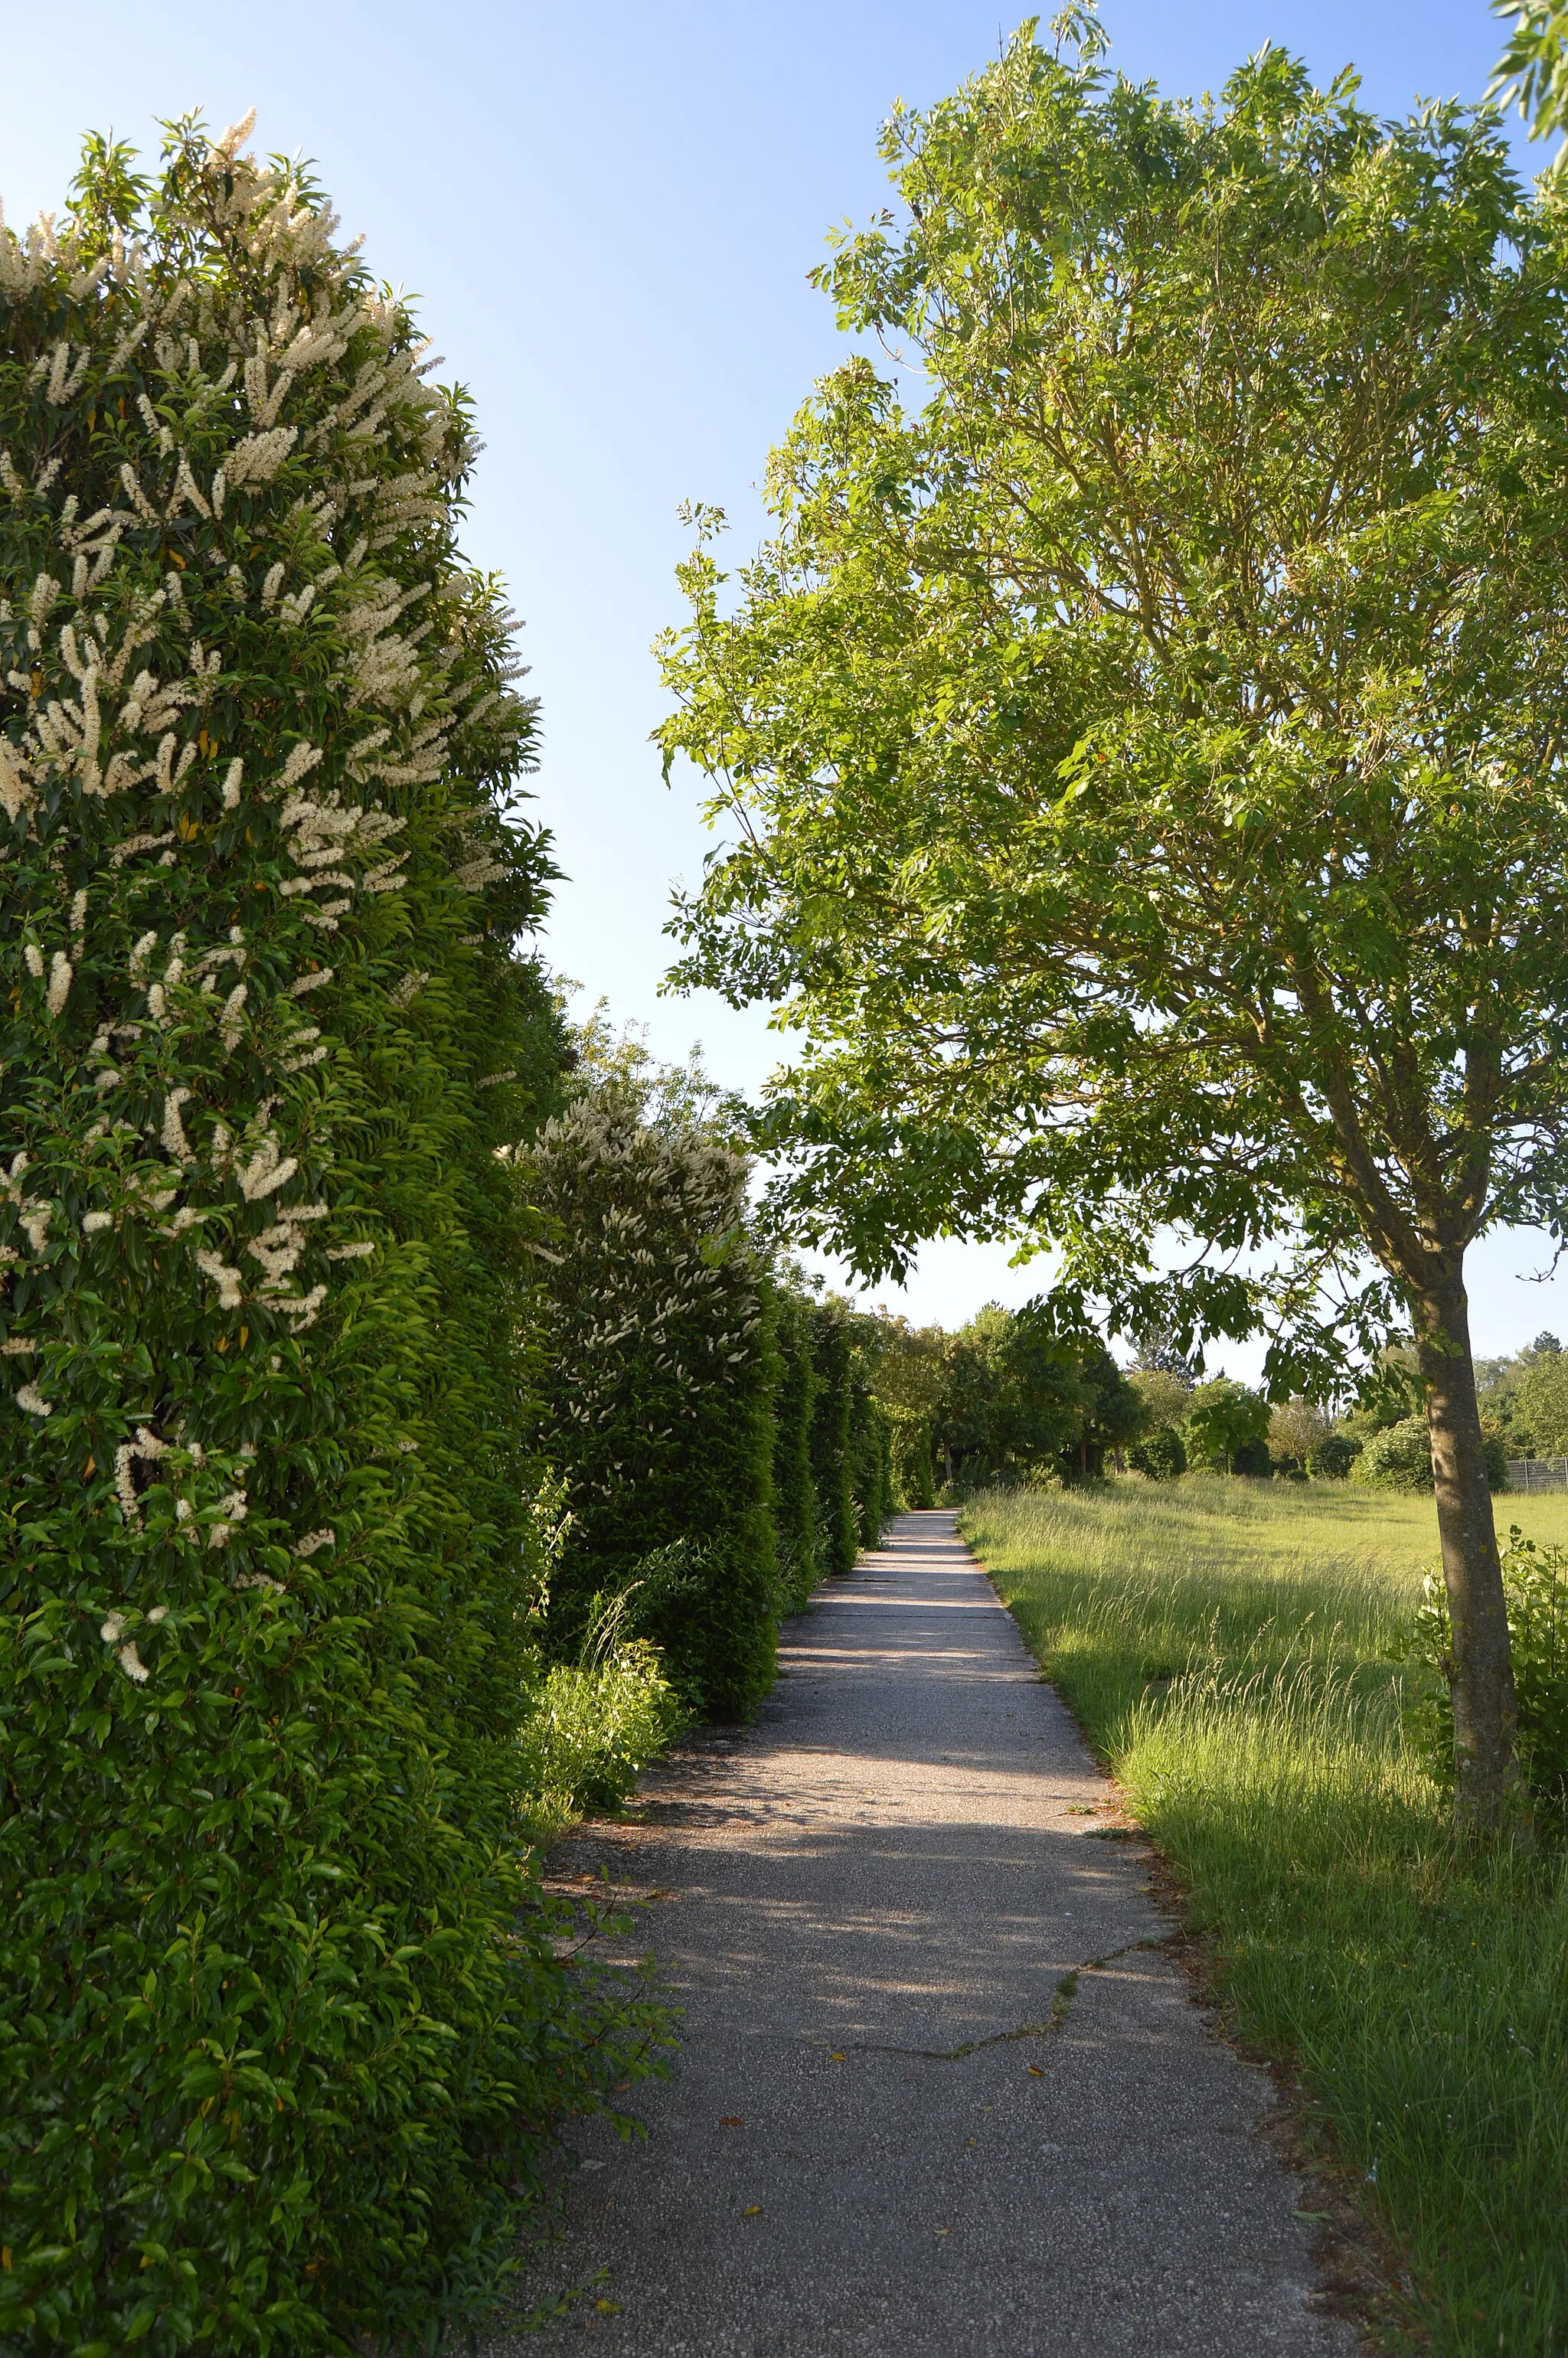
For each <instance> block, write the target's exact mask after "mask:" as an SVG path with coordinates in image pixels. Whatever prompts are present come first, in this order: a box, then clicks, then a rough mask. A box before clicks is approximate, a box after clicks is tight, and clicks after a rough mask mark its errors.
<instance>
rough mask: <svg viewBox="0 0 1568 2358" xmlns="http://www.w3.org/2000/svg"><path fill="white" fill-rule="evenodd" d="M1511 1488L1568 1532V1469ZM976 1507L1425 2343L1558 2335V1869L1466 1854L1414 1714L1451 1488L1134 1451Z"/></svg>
mask: <svg viewBox="0 0 1568 2358" xmlns="http://www.w3.org/2000/svg"><path fill="white" fill-rule="evenodd" d="M1498 1508H1499V1513H1498V1520H1499V1522H1500V1523H1501V1524H1502V1525H1503V1526H1504V1527H1505V1528H1506V1527H1507V1525H1508V1524H1509V1522H1510V1521H1517V1522H1519V1524H1521V1525H1522V1527H1523V1528H1524V1531H1525V1532H1526V1535H1527V1536H1528V1537H1530V1538H1533V1539H1536V1540H1538V1541H1558V1540H1562V1539H1563V1538H1564V1537H1568V1499H1561V1500H1560V1499H1553V1498H1521V1499H1519V1500H1518V1501H1514V1500H1511V1499H1508V1498H1503V1499H1499V1501H1498ZM960 1529H961V1531H963V1534H964V1536H965V1537H966V1538H967V1539H968V1541H969V1542H970V1544H971V1545H972V1546H973V1547H974V1548H975V1550H976V1552H977V1553H978V1554H979V1556H980V1557H981V1558H982V1560H983V1561H984V1562H985V1563H986V1564H987V1566H988V1567H989V1571H990V1572H991V1574H992V1576H993V1578H994V1580H995V1583H996V1585H997V1588H998V1590H999V1592H1000V1595H1001V1596H1002V1598H1003V1600H1004V1601H1005V1602H1006V1603H1007V1605H1008V1606H1010V1607H1011V1611H1012V1612H1013V1614H1014V1616H1015V1617H1016V1618H1017V1620H1018V1622H1019V1625H1020V1627H1021V1628H1022V1630H1023V1633H1024V1636H1025V1637H1026V1639H1028V1641H1029V1643H1030V1645H1031V1647H1032V1648H1033V1650H1034V1652H1035V1653H1036V1655H1037V1656H1038V1658H1039V1660H1040V1661H1041V1663H1042V1666H1043V1667H1044V1670H1045V1671H1046V1673H1047V1675H1048V1676H1049V1677H1050V1678H1051V1680H1052V1681H1053V1682H1054V1684H1055V1685H1056V1686H1057V1687H1058V1688H1059V1690H1060V1692H1061V1693H1062V1694H1063V1695H1064V1696H1065V1699H1066V1701H1067V1702H1068V1703H1069V1704H1071V1706H1072V1708H1073V1710H1074V1711H1075V1713H1076V1714H1077V1716H1078V1718H1079V1720H1080V1722H1081V1724H1082V1725H1083V1726H1084V1728H1085V1730H1086V1732H1087V1735H1088V1736H1089V1738H1090V1740H1091V1742H1092V1743H1093V1744H1094V1745H1095V1746H1096V1747H1097V1748H1098V1750H1099V1751H1100V1753H1101V1754H1102V1755H1103V1756H1104V1758H1106V1759H1107V1760H1108V1762H1109V1764H1110V1765H1111V1767H1112V1768H1114V1770H1115V1772H1116V1774H1117V1776H1118V1777H1119V1779H1120V1780H1121V1782H1122V1784H1123V1785H1124V1787H1125V1788H1126V1790H1127V1792H1128V1795H1129V1798H1130V1802H1131V1805H1132V1807H1133V1808H1134V1809H1135V1811H1136V1812H1137V1813H1138V1816H1139V1817H1140V1819H1141V1822H1142V1823H1143V1824H1144V1825H1145V1826H1146V1827H1147V1828H1148V1830H1149V1832H1150V1833H1151V1834H1152V1837H1153V1838H1154V1840H1155V1841H1156V1842H1157V1843H1158V1844H1160V1845H1161V1847H1162V1850H1163V1851H1164V1853H1165V1855H1166V1856H1167V1857H1168V1858H1169V1860H1170V1861H1171V1863H1172V1865H1173V1867H1174V1868H1175V1870H1176V1872H1177V1874H1178V1875H1179V1876H1180V1877H1181V1878H1182V1880H1183V1881H1184V1884H1185V1885H1186V1886H1187V1887H1188V1890H1189V1893H1190V1918H1191V1921H1192V1922H1193V1924H1194V1927H1195V1929H1196V1930H1197V1931H1200V1932H1201V1933H1202V1934H1204V1935H1205V1936H1206V1938H1207V1940H1208V1941H1209V1942H1212V1944H1213V1946H1214V1949H1215V1952H1216V1953H1217V1959H1218V1963H1219V1968H1220V1971H1221V1974H1222V1976H1223V1982H1224V1987H1225V1991H1226V1995H1227V2002H1228V2004H1229V2005H1230V2006H1231V2007H1232V2008H1233V2010H1234V2014H1235V2017H1236V2020H1237V2022H1238V2027H1239V2028H1242V2029H1243V2030H1244V2031H1246V2032H1247V2033H1248V2034H1249V2036H1251V2037H1252V2038H1254V2039H1257V2040H1258V2041H1259V2042H1260V2044H1262V2045H1263V2046H1265V2047H1266V2048H1268V2049H1269V2050H1271V2051H1272V2052H1274V2053H1275V2054H1277V2055H1280V2056H1281V2057H1285V2058H1288V2059H1290V2060H1291V2061H1292V2062H1293V2063H1294V2065H1295V2067H1296V2069H1297V2071H1298V2072H1299V2074H1300V2077H1301V2080H1302V2082H1303V2086H1304V2087H1305V2089H1306V2090H1307V2092H1308V2093H1309V2095H1310V2097H1311V2098H1312V2099H1313V2101H1314V2105H1315V2106H1318V2107H1321V2111H1322V2115H1323V2116H1324V2117H1325V2118H1326V2120H1327V2121H1328V2122H1329V2123H1330V2124H1331V2125H1332V2129H1333V2133H1334V2138H1335V2142H1336V2147H1337V2150H1338V2153H1339V2154H1340V2156H1341V2157H1342V2158H1343V2159H1344V2160H1345V2162H1346V2164H1347V2165H1348V2166H1349V2167H1350V2168H1351V2169H1353V2170H1355V2171H1356V2172H1357V2173H1358V2174H1359V2176H1360V2178H1361V2180H1363V2182H1364V2184H1365V2187H1366V2190H1367V2192H1368V2199H1369V2200H1370V2201H1373V2202H1375V2204H1376V2205H1377V2207H1378V2209H1379V2212H1380V2213H1381V2216H1382V2219H1383V2222H1384V2223H1385V2224H1386V2225H1388V2226H1389V2227H1390V2228H1391V2229H1392V2231H1393V2233H1394V2234H1395V2235H1396V2237H1397V2238H1398V2240H1399V2242H1400V2244H1401V2246H1402V2247H1403V2249H1404V2250H1405V2251H1406V2252H1407V2253H1408V2255H1409V2260H1410V2266H1411V2277H1412V2279H1413V2282H1414V2288H1415V2291H1414V2299H1415V2301H1416V2304H1417V2307H1418V2310H1419V2313H1420V2316H1421V2318H1422V2322H1423V2323H1424V2325H1425V2327H1426V2328H1427V2330H1428V2331H1429V2332H1430V2334H1431V2337H1432V2347H1433V2350H1434V2352H1436V2353H1440V2354H1441V2358H1461V2353H1463V2358H1483V2353H1485V2358H1494V2354H1495V2353H1497V2352H1498V2351H1505V2352H1507V2353H1509V2358H1527V2353H1528V2358H1548V2353H1551V2358H1561V2353H1563V2352H1564V2351H1565V2350H1568V2233H1565V2227H1564V2223H1565V2221H1568V1874H1565V1872H1564V1866H1563V1857H1562V1855H1561V1852H1560V1851H1558V1850H1548V1851H1546V1852H1544V1853H1543V1855H1541V1856H1540V1857H1539V1858H1537V1859H1536V1860H1535V1861H1534V1862H1530V1863H1527V1862H1516V1861H1513V1860H1511V1859H1510V1860H1507V1861H1493V1862H1484V1863H1478V1862H1476V1861H1473V1860H1466V1859H1465V1858H1463V1857H1461V1856H1460V1855H1457V1854H1456V1853H1455V1851H1454V1846H1453V1844H1452V1843H1451V1841H1450V1838H1449V1833H1448V1824H1447V1810H1446V1805H1445V1802H1444V1798H1443V1796H1442V1795H1441V1794H1440V1793H1439V1792H1438V1790H1437V1789H1436V1788H1435V1787H1434V1786H1433V1783H1432V1781H1431V1779H1429V1778H1428V1777H1427V1776H1426V1775H1425V1774H1424V1773H1423V1772H1422V1769H1421V1768H1420V1766H1419V1764H1418V1763H1417V1762H1416V1761H1415V1759H1414V1758H1412V1757H1411V1755H1410V1754H1409V1752H1408V1751H1407V1749H1406V1747H1405V1745H1404V1743H1403V1739H1402V1735H1401V1727H1400V1705H1401V1700H1402V1696H1403V1693H1404V1691H1405V1687H1406V1684H1407V1682H1410V1681H1411V1680H1413V1679H1415V1678H1417V1677H1419V1676H1420V1675H1421V1674H1420V1673H1419V1672H1417V1671H1414V1670H1412V1669H1411V1666H1410V1664H1409V1663H1408V1662H1406V1661H1405V1660H1403V1659H1402V1658H1401V1657H1402V1645H1403V1639H1404V1636H1405V1633H1406V1631H1407V1630H1408V1628H1409V1626H1410V1621H1411V1612H1412V1609H1413V1606H1414V1602H1415V1597H1416V1593H1417V1588H1418V1584H1419V1578H1420V1574H1421V1573H1422V1570H1424V1569H1425V1567H1426V1566H1427V1564H1429V1563H1431V1561H1432V1560H1433V1556H1434V1554H1435V1551H1436V1529H1435V1518H1434V1514H1433V1508H1432V1506H1431V1503H1430V1502H1429V1501H1427V1500H1424V1499H1419V1498H1410V1499H1404V1498H1388V1497H1383V1498H1378V1497H1369V1496H1367V1495H1365V1494H1359V1495H1358V1494H1357V1492H1355V1491H1354V1490H1347V1489H1346V1487H1344V1486H1341V1485H1337V1484H1316V1483H1314V1484H1310V1485H1307V1486H1305V1487H1302V1488H1299V1489H1297V1488H1287V1487H1285V1486H1283V1485H1278V1484H1276V1485H1264V1484H1261V1483H1258V1484H1253V1483H1245V1482H1224V1481H1220V1480H1214V1481H1209V1482H1204V1481H1187V1482H1184V1483H1183V1484H1181V1485H1180V1486H1173V1487H1171V1488H1170V1489H1169V1490H1167V1489H1164V1488H1162V1487H1154V1486H1152V1485H1149V1484H1147V1483H1145V1482H1143V1481H1142V1480H1141V1478H1140V1477H1137V1476H1132V1477H1128V1478H1127V1479H1126V1480H1124V1481H1119V1482H1111V1483H1108V1484H1106V1485H1104V1486H1102V1487H1099V1488H1098V1489H1096V1490H1094V1491H1085V1492H1073V1491H1065V1492H1059V1493H1058V1492H1051V1493H1030V1492H1011V1493H1010V1492H989V1493H984V1494H982V1495H981V1496H980V1497H979V1498H976V1499H975V1500H974V1501H973V1502H972V1503H971V1504H970V1505H969V1506H968V1508H967V1509H965V1511H964V1513H963V1515H962V1516H961V1518H960Z"/></svg>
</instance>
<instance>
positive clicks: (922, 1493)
mask: <svg viewBox="0 0 1568 2358" xmlns="http://www.w3.org/2000/svg"><path fill="white" fill-rule="evenodd" d="M889 1414H890V1415H891V1417H892V1483H893V1490H894V1494H895V1503H896V1502H897V1501H898V1500H902V1501H903V1505H904V1506H906V1507H913V1508H920V1507H934V1506H935V1504H936V1462H935V1447H934V1444H933V1440H932V1433H931V1419H930V1418H929V1417H928V1416H922V1415H919V1414H917V1413H914V1412H910V1411H908V1410H901V1409H892V1410H890V1412H889Z"/></svg>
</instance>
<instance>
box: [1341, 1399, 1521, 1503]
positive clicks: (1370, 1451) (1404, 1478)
mask: <svg viewBox="0 0 1568 2358" xmlns="http://www.w3.org/2000/svg"><path fill="white" fill-rule="evenodd" d="M1481 1444H1482V1447H1483V1448H1484V1449H1485V1451H1486V1455H1487V1481H1488V1483H1489V1484H1490V1485H1491V1487H1492V1488H1493V1489H1494V1490H1506V1489H1507V1488H1508V1486H1509V1466H1508V1443H1507V1440H1506V1439H1505V1437H1504V1434H1503V1432H1502V1429H1501V1427H1500V1426H1499V1425H1498V1424H1496V1423H1494V1422H1492V1421H1491V1420H1490V1419H1487V1420H1486V1421H1485V1422H1483V1424H1482V1427H1481ZM1356 1479H1357V1482H1365V1483H1368V1485H1369V1486H1370V1487H1372V1488H1373V1489H1375V1490H1430V1489H1431V1487H1432V1443H1431V1439H1430V1437H1429V1435H1428V1433H1427V1429H1426V1419H1425V1417H1424V1416H1407V1417H1402V1418H1401V1419H1400V1422H1399V1423H1398V1424H1389V1425H1385V1426H1384V1427H1383V1428H1382V1430H1381V1431H1380V1432H1378V1433H1368V1436H1367V1441H1366V1445H1365V1447H1364V1448H1363V1450H1362V1452H1361V1455H1360V1457H1359V1458H1358V1460H1357V1465H1356Z"/></svg>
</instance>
